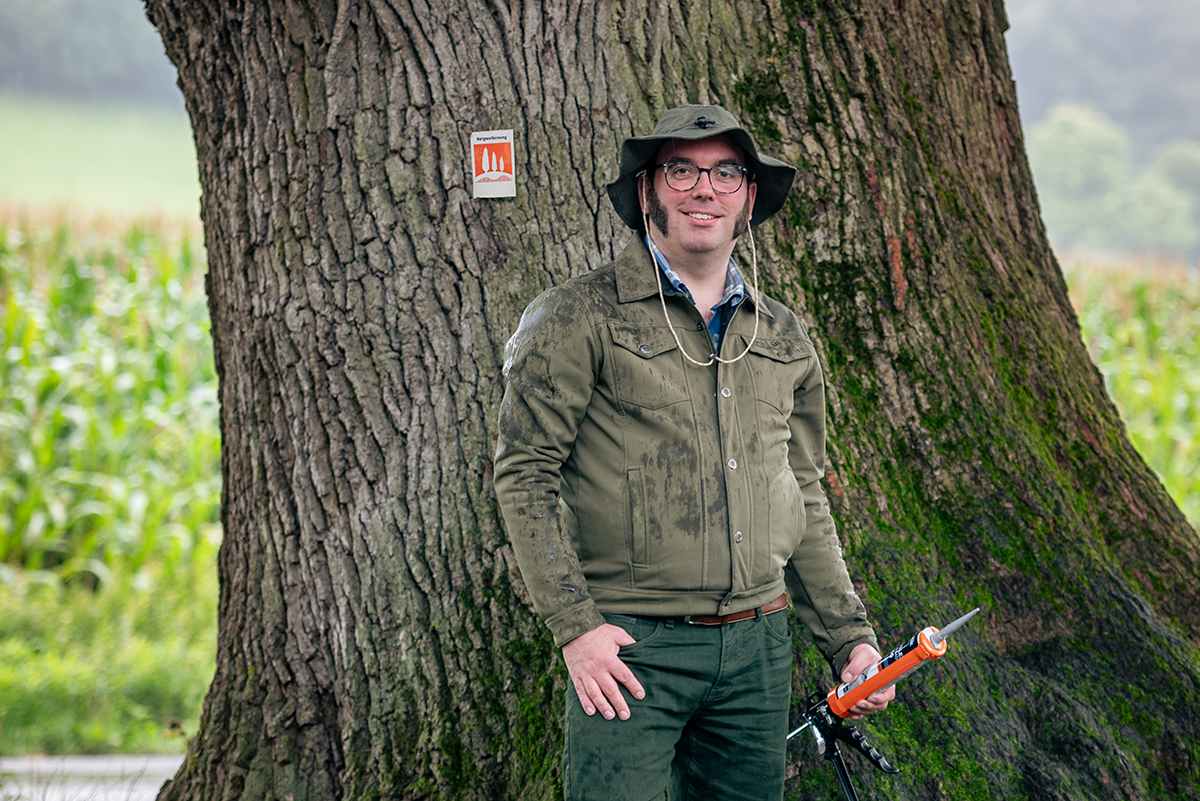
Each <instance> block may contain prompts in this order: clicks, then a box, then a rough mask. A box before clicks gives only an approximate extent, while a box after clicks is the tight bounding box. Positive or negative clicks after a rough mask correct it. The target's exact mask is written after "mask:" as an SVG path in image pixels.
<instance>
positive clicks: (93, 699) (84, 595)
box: [0, 545, 217, 756]
mask: <svg viewBox="0 0 1200 801" xmlns="http://www.w3.org/2000/svg"><path fill="white" fill-rule="evenodd" d="M203 550H204V552H203V553H202V554H199V555H198V557H197V558H194V559H193V560H192V562H191V564H190V565H188V566H187V567H186V568H185V569H181V568H179V567H176V568H175V569H164V568H162V567H158V566H156V567H154V568H144V569H142V570H140V571H138V572H137V573H128V572H125V571H115V572H114V573H113V574H112V576H111V577H110V579H109V581H107V582H106V583H105V584H104V585H103V586H102V587H101V588H100V589H99V590H98V591H92V590H91V589H89V588H87V587H83V586H80V585H63V584H61V583H59V582H55V581H53V580H50V581H47V580H46V578H47V577H46V576H45V574H36V573H23V572H18V571H11V570H10V571H7V575H6V576H5V577H4V578H5V580H4V581H3V582H0V755H5V756H9V755H15V754H32V753H42V754H108V753H117V754H121V753H175V752H181V751H183V750H184V748H185V747H186V745H187V737H188V736H190V735H192V734H194V733H195V732H196V729H197V723H198V720H199V714H200V706H201V702H202V701H203V698H204V693H205V691H206V690H207V688H208V684H209V682H210V681H212V674H213V669H214V665H215V659H216V612H217V610H216V597H217V579H216V569H215V564H214V559H213V551H214V547H213V546H211V545H206V546H204V549H203Z"/></svg>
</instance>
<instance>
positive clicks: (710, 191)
mask: <svg viewBox="0 0 1200 801" xmlns="http://www.w3.org/2000/svg"><path fill="white" fill-rule="evenodd" d="M705 183H707V184H708V188H705V186H704V185H705ZM692 192H693V194H696V195H698V196H701V197H712V196H714V195H716V194H717V190H716V189H714V188H713V183H712V170H703V171H701V173H700V177H699V178H697V179H696V185H695V186H693V187H692Z"/></svg>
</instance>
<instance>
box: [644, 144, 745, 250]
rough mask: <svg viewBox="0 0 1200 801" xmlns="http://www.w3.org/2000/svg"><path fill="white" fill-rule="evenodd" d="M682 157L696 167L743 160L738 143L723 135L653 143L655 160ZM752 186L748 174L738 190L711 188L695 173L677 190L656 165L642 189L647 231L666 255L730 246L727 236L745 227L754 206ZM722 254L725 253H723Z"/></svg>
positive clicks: (730, 238) (704, 175)
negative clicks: (645, 190) (689, 183)
mask: <svg viewBox="0 0 1200 801" xmlns="http://www.w3.org/2000/svg"><path fill="white" fill-rule="evenodd" d="M669 161H683V162H688V163H691V164H695V165H696V166H697V167H701V168H708V167H715V166H716V165H718V164H737V165H739V166H745V159H744V157H743V156H742V151H741V148H739V147H737V146H736V145H734V144H733V143H732V142H730V141H729V140H728V139H727V138H725V137H724V136H715V137H712V138H711V139H700V140H697V141H686V140H680V139H675V140H672V141H670V142H667V143H666V144H665V145H663V146H662V147H661V148H659V151H658V155H657V156H655V159H654V163H655V164H663V163H666V162H669ZM756 190H757V187H756V186H755V185H754V184H753V183H750V181H749V177H748V176H747V179H746V180H744V181H743V182H742V186H741V188H740V189H738V191H736V192H734V193H732V194H724V193H721V192H716V191H714V190H713V187H712V181H711V180H710V179H709V174H708V173H701V175H700V180H699V181H698V182H697V183H696V185H695V186H694V187H692V189H690V190H687V191H677V190H674V189H672V188H671V187H669V186H668V185H667V182H666V179H665V178H664V177H663V171H662V170H661V169H655V170H654V173H653V189H652V190H651V191H650V192H648V193H646V197H645V205H646V213H647V215H648V216H649V217H650V225H651V229H652V230H651V235H652V236H653V237H654V241H655V243H656V244H657V245H658V246H659V247H660V248H661V249H662V250H663V252H664V253H665V254H666V255H667V259H668V260H671V258H672V253H681V254H682V253H686V254H693V255H704V254H710V253H718V254H719V253H726V252H732V250H733V240H734V239H736V238H737V237H739V236H741V235H742V234H743V233H745V231H746V229H747V228H748V227H749V220H750V215H751V213H752V212H753V209H754V196H755V192H756ZM726 255H727V253H726Z"/></svg>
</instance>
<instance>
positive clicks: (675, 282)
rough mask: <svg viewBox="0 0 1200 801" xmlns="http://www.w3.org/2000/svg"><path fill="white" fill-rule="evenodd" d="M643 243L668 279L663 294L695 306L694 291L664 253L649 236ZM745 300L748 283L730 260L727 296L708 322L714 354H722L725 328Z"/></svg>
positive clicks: (726, 286) (727, 275) (713, 308)
mask: <svg viewBox="0 0 1200 801" xmlns="http://www.w3.org/2000/svg"><path fill="white" fill-rule="evenodd" d="M643 241H644V242H645V244H646V249H647V250H649V251H650V252H651V253H653V254H654V256H655V260H656V261H657V262H658V266H659V269H661V270H662V274H663V275H664V276H665V277H666V279H667V285H666V286H664V287H663V294H667V295H669V294H676V295H683V296H684V297H685V298H687V299H688V302H689V303H691V304H692V305H693V306H695V305H696V300H695V298H693V297H692V291H691V290H690V289H688V288H687V284H685V283H683V280H682V279H681V278H680V277H679V273H677V272H675V270H674V269H672V268H671V265H670V264H668V263H667V257H666V256H664V255H663V252H662V251H661V250H659V249H658V248H657V247H652V246H651V243H650V236H649V235H646V236H644V237H643ZM745 299H746V281H745V280H744V279H743V278H742V273H741V271H740V270H739V269H738V268H737V265H736V264H734V263H733V259H730V260H729V269H728V270H727V271H726V272H725V296H724V297H723V298H721V299H720V300H719V301H717V304H716V305H715V306H713V307H712V313H713V315H712V317H711V318H710V319H709V321H708V334H709V337H710V338H711V339H712V343H713V352H714V353H720V352H721V340H722V339H724V337H725V328H726V327H727V326H728V325H729V321H730V320H732V319H733V313H734V312H735V311H737V307H738V306H740V305H741V304H742V301H744V300H745Z"/></svg>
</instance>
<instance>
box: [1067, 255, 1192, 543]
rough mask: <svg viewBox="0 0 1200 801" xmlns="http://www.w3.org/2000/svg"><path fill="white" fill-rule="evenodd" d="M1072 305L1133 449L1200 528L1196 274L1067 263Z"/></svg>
mask: <svg viewBox="0 0 1200 801" xmlns="http://www.w3.org/2000/svg"><path fill="white" fill-rule="evenodd" d="M1064 274H1065V275H1066V278H1067V283H1068V286H1069V287H1070V292H1071V302H1072V305H1074V306H1075V309H1076V311H1077V313H1078V315H1079V323H1080V326H1081V327H1082V329H1083V335H1084V340H1085V341H1086V343H1087V346H1088V351H1089V353H1090V354H1091V357H1092V361H1093V362H1095V363H1096V365H1097V367H1099V368H1100V371H1101V373H1103V374H1104V382H1105V385H1106V386H1107V387H1108V392H1109V395H1110V396H1111V397H1112V398H1113V400H1114V402H1115V403H1116V405H1117V408H1118V409H1119V410H1120V412H1121V418H1122V420H1123V421H1124V422H1125V426H1126V428H1127V429H1128V431H1129V436H1130V439H1132V440H1133V444H1134V446H1135V447H1136V448H1137V449H1138V452H1139V453H1140V454H1141V455H1142V457H1143V458H1144V459H1145V460H1146V462H1147V463H1148V464H1149V465H1150V467H1152V468H1153V469H1154V471H1155V472H1156V473H1157V474H1158V476H1159V478H1161V479H1162V482H1163V485H1164V486H1165V487H1166V489H1167V492H1169V493H1170V495H1171V497H1172V498H1174V499H1175V502H1176V503H1177V504H1179V507H1180V509H1182V510H1183V513H1184V515H1186V516H1187V518H1188V520H1189V521H1190V522H1191V524H1192V525H1193V526H1194V527H1196V528H1197V529H1200V274H1198V273H1197V272H1196V269H1195V268H1190V269H1189V268H1188V267H1186V266H1184V265H1181V264H1175V265H1171V264H1164V263H1152V262H1149V261H1139V260H1129V261H1124V262H1102V261H1098V260H1080V259H1076V260H1071V261H1068V262H1066V263H1065V264H1064Z"/></svg>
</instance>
